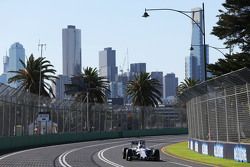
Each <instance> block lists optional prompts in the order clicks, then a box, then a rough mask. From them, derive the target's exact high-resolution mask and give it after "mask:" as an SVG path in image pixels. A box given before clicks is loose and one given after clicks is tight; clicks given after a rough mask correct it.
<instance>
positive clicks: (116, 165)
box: [98, 139, 192, 167]
mask: <svg viewBox="0 0 250 167" xmlns="http://www.w3.org/2000/svg"><path fill="white" fill-rule="evenodd" d="M158 140H162V139H157V140H148V141H158ZM181 141H182V140H181ZM177 142H179V141H177ZM169 143H171V142H169ZM163 144H166V143H159V144H155V145H152V146H150V147H156V146H159V145H163ZM123 145H128V144H120V145H117V146H112V147H108V148H105V149H103V150H101V151H99V152H98V158H99V159H100V160H101V161H103V162H106V163H107V164H110V165H112V166H114V167H124V166H122V165H120V164H117V163H115V162H113V161H111V160H108V159H107V158H106V157H105V156H104V152H105V151H108V150H110V149H112V148H116V147H120V146H123ZM167 163H172V164H176V165H180V166H185V167H192V166H189V165H185V164H182V163H177V162H171V161H168V162H167Z"/></svg>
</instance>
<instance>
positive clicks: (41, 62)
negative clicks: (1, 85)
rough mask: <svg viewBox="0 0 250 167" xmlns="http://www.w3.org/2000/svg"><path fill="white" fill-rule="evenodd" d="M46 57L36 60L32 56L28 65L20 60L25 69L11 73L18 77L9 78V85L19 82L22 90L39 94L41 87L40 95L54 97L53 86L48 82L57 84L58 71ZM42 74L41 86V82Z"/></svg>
mask: <svg viewBox="0 0 250 167" xmlns="http://www.w3.org/2000/svg"><path fill="white" fill-rule="evenodd" d="M45 59H46V58H45V57H39V58H37V59H35V58H34V56H33V54H31V55H30V57H29V59H28V60H27V62H26V64H27V65H26V64H25V63H24V62H23V61H22V60H20V62H21V64H22V66H23V69H19V70H18V71H9V72H11V73H15V74H16V75H15V76H13V77H11V78H9V80H8V83H12V82H17V83H20V88H21V89H24V90H27V91H28V92H30V93H34V94H37V95H38V94H39V87H40V86H41V87H40V95H41V96H47V97H49V96H50V95H52V96H53V97H55V96H54V94H53V91H52V87H51V85H50V84H49V83H48V81H51V82H52V83H54V84H55V79H56V78H57V77H56V76H54V75H55V73H56V70H55V69H53V67H54V66H53V65H51V64H50V61H48V60H45ZM40 74H41V84H40V83H39V81H40Z"/></svg>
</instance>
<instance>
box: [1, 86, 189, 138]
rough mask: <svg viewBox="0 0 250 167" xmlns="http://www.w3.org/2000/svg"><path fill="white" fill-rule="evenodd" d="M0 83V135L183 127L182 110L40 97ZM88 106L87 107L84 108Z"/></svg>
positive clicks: (175, 107) (184, 122)
mask: <svg viewBox="0 0 250 167" xmlns="http://www.w3.org/2000/svg"><path fill="white" fill-rule="evenodd" d="M38 102H39V97H38V96H37V95H34V94H30V93H27V92H25V91H23V90H18V89H14V88H11V87H9V86H6V85H4V84H0V136H22V135H42V134H51V133H67V132H71V133H72V132H73V133H74V132H75V133H81V132H85V131H120V130H130V129H131V130H136V129H140V125H141V121H142V120H141V111H144V113H145V119H144V123H145V129H152V128H166V127H186V119H185V118H186V116H185V109H184V108H181V107H177V106H174V107H172V108H171V109H167V108H166V109H164V108H151V107H148V108H146V107H144V108H138V107H136V108H135V107H133V106H116V105H109V104H88V105H87V104H86V103H80V102H76V101H70V100H57V99H50V98H44V97H40V104H38ZM87 108H88V109H87Z"/></svg>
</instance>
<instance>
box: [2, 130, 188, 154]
mask: <svg viewBox="0 0 250 167" xmlns="http://www.w3.org/2000/svg"><path fill="white" fill-rule="evenodd" d="M187 133H188V130H187V128H164V129H145V130H130V131H129V130H128V131H116V132H114V131H112V132H89V133H63V134H48V135H33V136H10V137H0V154H4V153H7V152H12V151H17V150H22V149H28V148H34V147H41V146H49V145H56V144H66V143H74V142H84V141H93V140H103V139H114V138H125V137H139V136H156V135H180V134H187Z"/></svg>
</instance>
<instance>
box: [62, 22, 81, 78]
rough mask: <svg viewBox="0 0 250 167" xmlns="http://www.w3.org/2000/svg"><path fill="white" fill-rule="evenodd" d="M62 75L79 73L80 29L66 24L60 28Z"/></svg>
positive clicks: (70, 75)
mask: <svg viewBox="0 0 250 167" xmlns="http://www.w3.org/2000/svg"><path fill="white" fill-rule="evenodd" d="M62 47H63V50H62V52H63V75H66V76H69V77H72V75H77V74H80V73H81V68H82V55H81V30H80V29H76V27H75V26H73V25H68V27H67V28H64V29H63V30H62Z"/></svg>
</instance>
